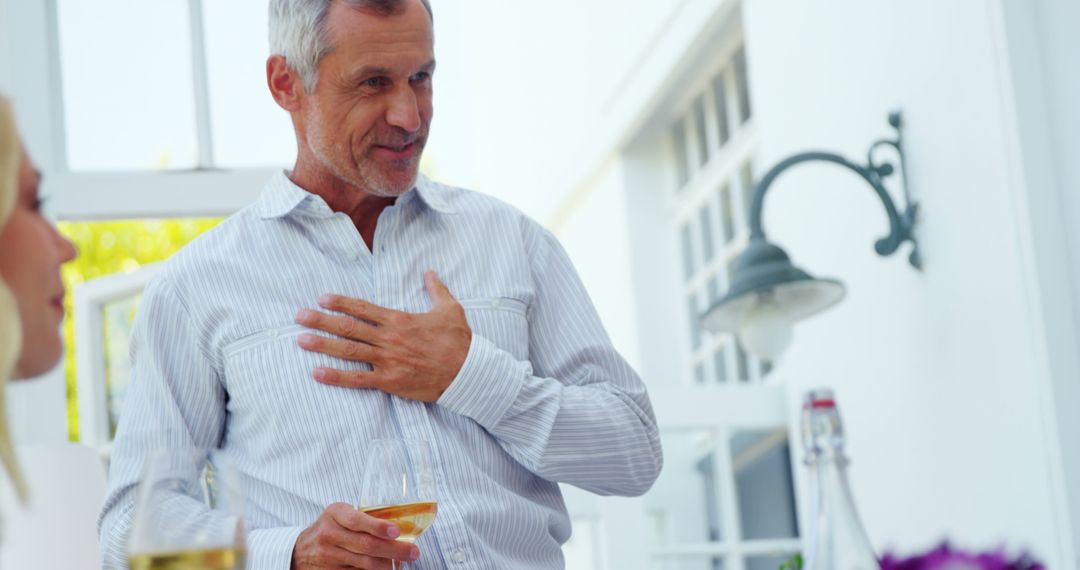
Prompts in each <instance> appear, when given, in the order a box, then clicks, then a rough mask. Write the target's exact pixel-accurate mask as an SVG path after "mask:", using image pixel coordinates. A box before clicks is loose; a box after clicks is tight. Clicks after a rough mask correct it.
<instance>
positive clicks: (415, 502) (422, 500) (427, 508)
mask: <svg viewBox="0 0 1080 570" xmlns="http://www.w3.org/2000/svg"><path fill="white" fill-rule="evenodd" d="M359 501H360V504H359V506H358V507H357V508H359V509H360V511H362V512H364V513H367V514H369V515H371V516H373V517H375V518H380V519H383V520H387V521H390V522H392V523H394V524H395V525H397V527H398V528H399V529H401V535H400V536H399V537H398V540H401V541H404V542H408V543H413V542H416V539H417V538H419V537H420V534H421V533H423V532H424V531H425V530H427V528H428V527H429V526H431V523H433V522H435V513H436V512H437V510H438V503H437V499H436V495H435V470H434V460H433V459H432V454H431V445H430V444H429V443H428V442H426V441H423V440H418V439H377V440H375V441H373V442H372V444H371V448H370V449H369V451H368V454H367V464H366V466H365V468H364V479H363V484H362V487H361V489H360V499H359ZM393 567H394V568H405V565H404V563H397V562H395V565H394V566H393Z"/></svg>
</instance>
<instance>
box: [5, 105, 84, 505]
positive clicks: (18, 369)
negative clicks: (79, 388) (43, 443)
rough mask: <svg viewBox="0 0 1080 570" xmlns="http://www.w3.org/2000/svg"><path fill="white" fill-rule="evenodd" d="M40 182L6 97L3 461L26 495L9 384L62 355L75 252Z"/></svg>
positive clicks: (43, 368) (38, 371)
mask: <svg viewBox="0 0 1080 570" xmlns="http://www.w3.org/2000/svg"><path fill="white" fill-rule="evenodd" d="M40 184H41V174H40V173H39V172H38V171H37V169H35V168H34V165H33V164H32V163H31V162H30V157H28V156H27V154H26V151H25V149H24V148H23V146H22V142H21V140H20V139H19V136H18V133H17V132H16V130H15V121H14V117H13V116H12V112H11V105H10V104H9V103H8V101H7V100H6V99H4V98H3V97H0V462H2V464H3V467H4V469H5V470H6V471H7V473H8V475H9V476H10V477H11V479H12V482H13V483H14V485H15V489H16V491H17V492H18V494H19V495H20V496H25V493H26V486H25V484H24V482H23V480H22V476H21V474H20V472H19V468H18V465H17V464H16V462H15V455H14V453H13V449H12V445H11V439H10V436H9V435H8V429H7V407H6V404H5V403H4V401H3V398H4V384H5V383H6V382H7V380H8V379H9V378H11V379H19V378H30V377H33V376H37V375H39V374H42V373H44V372H46V371H48V370H49V369H50V368H52V367H53V366H54V365H55V364H56V362H57V360H59V359H60V354H61V351H62V342H61V340H60V332H59V327H60V321H61V320H62V319H63V317H64V285H63V283H62V282H61V280H60V265H61V264H62V263H64V262H66V261H70V260H72V259H74V258H75V246H74V245H72V243H71V242H70V241H68V240H67V239H66V238H64V237H63V236H61V235H60V234H59V233H58V232H57V231H56V228H55V227H53V225H52V223H51V222H49V220H47V219H46V218H45V217H44V216H43V215H42V213H41V199H40V198H39V197H38V187H39V186H40Z"/></svg>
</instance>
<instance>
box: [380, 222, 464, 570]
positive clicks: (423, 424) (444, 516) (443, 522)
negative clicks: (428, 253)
mask: <svg viewBox="0 0 1080 570" xmlns="http://www.w3.org/2000/svg"><path fill="white" fill-rule="evenodd" d="M409 206H412V205H411V204H402V205H399V206H397V207H393V208H388V209H387V210H385V211H384V212H383V216H382V217H380V219H379V223H378V225H377V226H376V229H375V237H374V239H373V240H372V252H373V255H372V259H373V264H372V268H373V276H374V280H375V285H376V287H375V289H376V291H377V295H378V297H379V299H378V301H376V302H377V303H378V304H380V305H382V306H385V307H388V308H393V309H396V310H409V307H410V306H412V303H410V302H409V301H410V299H409V292H410V291H413V290H414V289H413V288H412V287H410V286H409V283H410V280H415V279H422V278H423V276H422V275H405V274H404V271H405V270H404V269H403V268H408V267H411V266H412V264H411V263H409V261H410V260H409V259H408V257H409V256H410V255H412V254H413V252H409V251H406V250H404V249H402V250H401V251H398V248H404V247H405V244H407V243H408V242H407V240H406V239H405V238H404V236H399V231H398V230H399V227H400V224H401V214H402V211H401V210H402V208H404V207H409ZM424 294H425V295H426V294H427V293H426V292H425V293H424ZM390 402H391V406H393V415H394V416H395V417H396V418H397V422H398V428H399V429H400V430H401V437H403V438H406V439H422V440H426V441H428V442H430V444H431V448H432V453H433V454H434V456H435V457H434V462H435V481H436V489H437V492H438V494H439V496H438V503H439V511H438V515H437V516H436V518H435V524H434V525H432V527H431V530H430V531H429V532H430V533H431V534H433V535H434V536H433V538H434V539H435V544H436V545H437V548H438V552H437V553H436V552H425V553H424V554H423V555H422V556H423V558H424V559H425V560H424V561H423V562H425V563H424V564H423V565H422V568H452V569H455V570H457V569H460V570H467V569H470V568H474V567H475V565H474V564H475V557H474V556H473V550H472V545H471V541H470V540H469V537H468V533H467V532H465V528H466V527H465V522H464V520H463V519H462V517H461V509H460V508H458V507H457V504H456V501H454V500H453V499H451V498H450V497H451V496H452V495H451V494H450V493H451V490H450V489H448V488H447V487H446V486H445V481H446V480H447V479H446V473H445V469H444V465H446V463H445V462H446V461H447V460H449V459H450V458H451V457H453V455H454V454H453V453H447V452H448V451H450V450H446V449H444V448H443V447H442V445H441V444H442V442H444V441H446V439H445V438H440V437H438V435H439V434H437V433H436V431H435V427H434V425H433V424H432V421H431V415H430V414H429V413H428V406H433V405H434V404H425V403H423V402H419V401H416V400H407V399H404V398H391V399H390ZM439 558H441V559H442V563H441V564H439V563H438V562H437V560H438V559H439Z"/></svg>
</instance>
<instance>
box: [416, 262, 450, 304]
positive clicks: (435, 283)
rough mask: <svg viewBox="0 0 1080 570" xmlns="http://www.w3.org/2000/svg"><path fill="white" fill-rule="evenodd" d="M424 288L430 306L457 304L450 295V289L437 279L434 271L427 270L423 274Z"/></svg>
mask: <svg viewBox="0 0 1080 570" xmlns="http://www.w3.org/2000/svg"><path fill="white" fill-rule="evenodd" d="M424 286H425V287H426V288H427V292H428V296H430V297H431V304H432V306H434V307H439V306H442V305H447V304H457V299H455V298H454V295H453V294H451V293H450V289H449V288H447V286H446V284H445V283H443V282H442V281H441V280H440V279H439V276H438V274H436V273H435V271H433V270H430V269H429V270H428V271H427V272H426V273H424Z"/></svg>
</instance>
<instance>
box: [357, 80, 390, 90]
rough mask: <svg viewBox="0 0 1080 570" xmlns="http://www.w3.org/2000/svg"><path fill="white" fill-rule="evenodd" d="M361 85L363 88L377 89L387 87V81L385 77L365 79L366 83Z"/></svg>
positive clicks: (363, 82)
mask: <svg viewBox="0 0 1080 570" xmlns="http://www.w3.org/2000/svg"><path fill="white" fill-rule="evenodd" d="M360 85H361V86H363V87H371V88H373V89H377V88H379V87H382V86H384V85H386V79H385V78H383V77H372V78H371V79H365V80H364V81H362V82H360Z"/></svg>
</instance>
